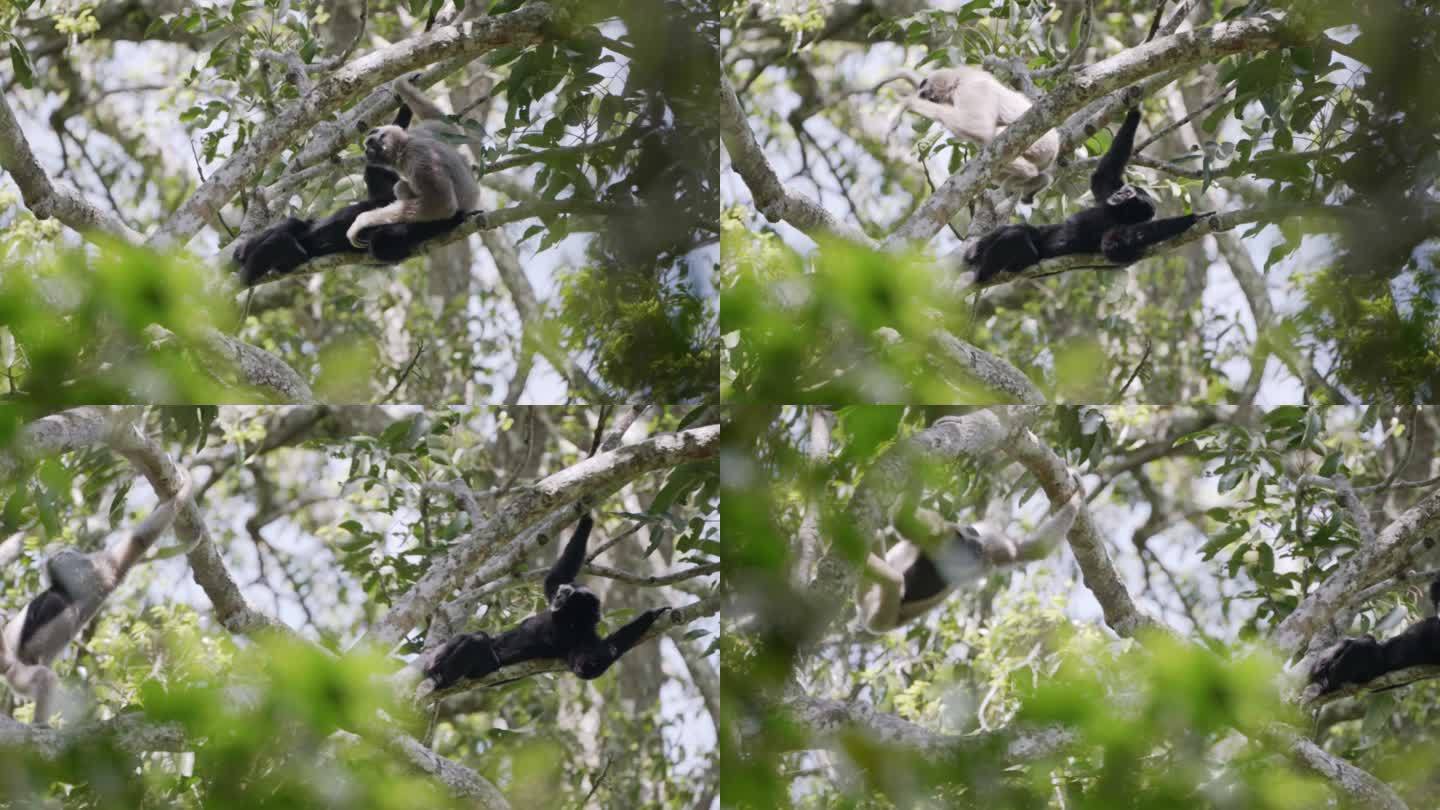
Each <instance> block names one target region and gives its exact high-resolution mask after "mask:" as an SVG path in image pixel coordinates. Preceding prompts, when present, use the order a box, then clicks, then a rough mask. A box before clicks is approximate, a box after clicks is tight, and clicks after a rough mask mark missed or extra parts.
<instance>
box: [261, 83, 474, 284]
mask: <svg viewBox="0 0 1440 810" xmlns="http://www.w3.org/2000/svg"><path fill="white" fill-rule="evenodd" d="M410 118H411V111H410V107H409V106H408V105H407V104H405V103H404V102H402V103H401V105H400V112H399V113H397V114H396V116H395V126H399V127H408V126H410ZM399 180H400V175H399V174H397V173H396V172H395V171H394V170H393V169H391V168H389V167H387V166H383V165H381V164H378V163H367V164H366V165H365V190H366V199H365V200H363V201H361V202H357V203H351V204H350V205H347V206H345V207H344V208H341V209H340V210H339V211H336V212H335V213H333V214H331V215H330V216H328V217H326V218H324V219H322V220H320V221H319V222H314V221H312V220H308V219H299V218H297V217H286V218H285V219H284V220H282V221H281V222H279V223H277V224H275V225H272V226H270V227H269V228H266V229H265V230H264V231H261V232H260V233H259V234H258V235H256V236H255V237H253V238H251V239H248V240H246V241H245V243H244V244H242V245H240V246H239V247H238V248H236V249H235V253H234V256H235V261H236V263H238V264H239V265H240V266H241V279H242V281H243V282H244V284H245V286H246V287H250V286H253V285H254V284H255V283H256V282H258V281H259V280H260V279H261V278H263V277H264V276H267V275H270V274H272V273H273V274H276V275H283V274H286V273H290V272H293V271H294V270H295V268H297V267H299V266H300V265H302V264H304V263H305V262H308V261H310V260H311V259H318V258H320V257H321V256H329V255H331V254H334V253H354V254H361V253H368V254H369V255H370V256H371V258H374V259H376V260H377V261H382V262H386V263H389V264H394V263H397V262H402V261H404V260H406V259H408V258H410V257H411V256H412V255H414V254H415V249H416V248H417V247H418V246H419V245H421V244H422V243H424V242H425V241H427V240H429V239H433V238H435V237H437V236H440V235H442V234H445V233H449V232H450V231H451V230H454V229H455V228H456V227H458V226H459V225H460V224H461V223H463V222H464V221H465V217H466V213H465V212H463V211H462V212H459V213H457V214H456V215H455V216H453V217H451V218H449V219H443V220H435V221H431V222H413V223H400V224H394V225H380V226H376V227H374V228H367V229H365V231H363V233H365V234H366V236H367V237H368V239H369V244H368V245H367V246H366V247H364V248H360V247H356V246H354V245H352V244H350V240H349V239H347V238H346V237H345V233H346V231H348V230H349V229H350V225H351V223H353V222H354V221H355V218H356V217H358V216H360V215H361V214H363V213H365V212H366V211H373V210H375V209H376V208H383V207H384V206H387V205H389V204H390V203H393V202H395V184H396V183H397V182H399Z"/></svg>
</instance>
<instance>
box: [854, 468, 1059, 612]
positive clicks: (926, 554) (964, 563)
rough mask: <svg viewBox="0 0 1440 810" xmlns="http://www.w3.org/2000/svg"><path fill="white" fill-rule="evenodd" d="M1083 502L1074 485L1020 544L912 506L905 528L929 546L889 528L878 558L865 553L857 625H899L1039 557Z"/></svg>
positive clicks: (1045, 551)
mask: <svg viewBox="0 0 1440 810" xmlns="http://www.w3.org/2000/svg"><path fill="white" fill-rule="evenodd" d="M1083 500H1084V496H1083V495H1082V494H1081V491H1080V490H1078V489H1077V490H1076V492H1075V494H1074V495H1071V496H1070V500H1068V501H1066V502H1065V504H1064V505H1063V506H1061V507H1060V509H1058V510H1056V511H1055V512H1054V513H1053V514H1051V515H1050V516H1049V517H1048V518H1046V520H1045V522H1044V523H1042V524H1040V526H1039V527H1038V528H1037V529H1036V530H1035V533H1034V535H1033V536H1032V537H1030V538H1029V539H1028V540H1027V541H1026V542H1025V543H1023V544H1017V543H1015V542H1014V541H1012V540H1010V539H1008V538H1006V537H1003V536H1001V535H1000V534H998V533H995V532H990V531H982V530H979V529H977V528H976V527H973V526H962V525H960V524H957V523H953V522H950V521H945V520H941V519H940V517H939V515H935V514H934V513H928V514H922V513H927V512H928V510H917V515H916V517H917V520H915V521H913V523H914V524H915V525H914V526H912V528H911V529H910V531H912V532H913V531H915V530H916V529H917V528H920V527H924V531H925V533H926V534H930V535H932V538H931V540H932V542H931V543H929V544H927V545H928V546H929V550H928V551H927V550H926V548H925V547H922V545H921V544H919V543H916V542H913V541H912V540H911V539H909V538H906V537H905V536H903V535H901V534H900V533H899V532H894V533H895V534H896V535H897V537H898V539H897V540H896V542H895V544H894V545H892V546H890V549H889V551H887V552H885V556H884V557H881V556H880V555H879V554H876V553H875V552H873V551H872V552H870V554H869V555H868V556H867V557H866V559H865V576H864V578H863V579H862V580H861V584H860V591H859V609H860V621H861V623H862V624H864V625H865V628H866V629H867V630H870V631H871V632H874V633H883V632H885V631H887V630H894V629H896V628H898V627H903V626H905V625H907V624H909V623H910V622H912V621H914V620H916V619H918V618H920V617H921V616H923V615H925V614H926V613H928V612H930V610H932V609H934V608H935V606H936V605H939V604H940V603H941V602H943V601H945V599H946V598H947V597H948V596H950V594H951V593H953V592H954V591H955V589H956V588H958V587H960V586H962V585H965V584H968V583H970V582H974V581H975V580H977V579H980V578H981V577H983V576H985V575H986V574H987V573H989V572H990V571H993V570H997V569H999V568H1002V567H1004V566H1008V565H1015V564H1018V563H1022V562H1029V561H1031V560H1037V559H1040V558H1041V557H1043V556H1045V555H1046V554H1048V553H1049V552H1050V549H1051V548H1053V547H1054V545H1055V543H1056V542H1058V541H1059V540H1060V538H1062V537H1064V536H1065V534H1066V533H1067V532H1069V531H1070V527H1071V526H1072V525H1074V523H1075V516H1076V515H1078V514H1080V504H1081V503H1082V502H1083ZM892 531H893V530H892Z"/></svg>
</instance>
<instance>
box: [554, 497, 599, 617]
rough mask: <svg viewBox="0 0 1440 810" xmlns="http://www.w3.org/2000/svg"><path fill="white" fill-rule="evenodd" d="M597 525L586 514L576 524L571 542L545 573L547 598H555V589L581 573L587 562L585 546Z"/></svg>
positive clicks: (570, 581)
mask: <svg viewBox="0 0 1440 810" xmlns="http://www.w3.org/2000/svg"><path fill="white" fill-rule="evenodd" d="M594 526H595V521H594V519H593V518H591V517H590V515H589V514H586V515H585V516H584V517H582V518H580V522H579V523H577V524H575V533H574V534H572V535H570V542H568V543H566V544H565V550H564V551H563V552H561V553H560V557H559V558H558V559H556V560H555V564H554V565H552V566H550V573H548V574H546V575H545V599H546V600H547V601H548V600H551V599H554V598H555V591H556V590H558V589H559V588H560V586H561V585H568V584H570V583H572V582H574V581H575V577H577V576H579V575H580V566H582V565H584V564H585V547H586V544H587V543H588V542H589V540H590V529H591V528H593V527H594Z"/></svg>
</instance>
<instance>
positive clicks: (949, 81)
mask: <svg viewBox="0 0 1440 810" xmlns="http://www.w3.org/2000/svg"><path fill="white" fill-rule="evenodd" d="M955 82H956V77H955V72H954V71H953V70H937V71H935V72H934V73H931V74H930V75H929V76H926V77H925V79H924V80H923V81H921V82H920V87H919V88H918V89H917V90H916V91H915V92H916V93H918V94H919V95H920V98H923V99H925V100H926V101H929V102H931V103H933V104H948V103H950V97H951V96H952V95H954V93H955Z"/></svg>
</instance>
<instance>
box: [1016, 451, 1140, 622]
mask: <svg viewBox="0 0 1440 810" xmlns="http://www.w3.org/2000/svg"><path fill="white" fill-rule="evenodd" d="M1005 449H1006V451H1007V452H1009V454H1010V455H1011V456H1013V457H1014V458H1015V460H1016V461H1019V462H1020V463H1021V465H1023V466H1024V467H1025V469H1027V470H1029V471H1030V474H1031V475H1033V476H1035V480H1036V481H1039V482H1040V486H1041V488H1043V489H1044V490H1045V496H1046V497H1047V498H1049V499H1050V501H1051V503H1064V502H1065V501H1067V500H1069V499H1070V497H1071V496H1072V495H1074V494H1075V493H1076V492H1078V491H1079V486H1078V484H1077V483H1076V481H1075V476H1074V475H1072V474H1071V473H1070V468H1069V466H1068V465H1066V463H1065V460H1064V459H1062V458H1060V457H1059V456H1058V455H1056V454H1055V451H1054V450H1051V449H1050V448H1049V447H1047V446H1045V444H1044V443H1042V442H1041V441H1040V439H1039V438H1038V437H1036V436H1035V434H1034V433H1032V432H1030V431H1029V430H1028V429H1026V430H1021V431H1018V432H1017V433H1016V434H1015V435H1014V436H1013V437H1012V438H1011V439H1010V441H1008V442H1006V444H1005ZM1068 537H1069V540H1070V550H1071V552H1072V553H1074V555H1075V561H1076V562H1077V563H1078V564H1079V565H1080V574H1081V576H1082V577H1084V580H1085V587H1087V588H1089V589H1090V592H1091V593H1092V594H1094V595H1095V601H1097V602H1099V603H1100V608H1101V610H1103V611H1104V613H1105V623H1106V624H1108V625H1110V628H1111V629H1112V630H1114V631H1115V632H1116V633H1118V634H1120V635H1121V636H1125V637H1127V638H1129V637H1131V636H1134V635H1135V634H1136V633H1137V632H1139V631H1140V630H1143V629H1146V628H1154V627H1158V626H1159V625H1158V623H1157V622H1156V621H1155V620H1154V619H1153V618H1151V617H1149V616H1147V615H1145V614H1144V613H1142V612H1141V611H1140V609H1139V608H1137V607H1136V606H1135V602H1134V600H1133V599H1131V598H1130V591H1129V590H1128V589H1127V588H1126V587H1125V582H1124V580H1122V579H1121V578H1120V572H1119V571H1117V570H1116V569H1115V562H1114V561H1113V560H1111V559H1110V552H1109V550H1108V549H1106V547H1105V538H1104V537H1103V536H1101V534H1100V528H1099V527H1098V526H1096V525H1095V517H1094V515H1092V514H1091V513H1090V509H1089V507H1085V508H1082V509H1081V510H1080V514H1079V515H1077V516H1076V518H1075V523H1074V525H1073V526H1071V527H1070V534H1069V536H1068Z"/></svg>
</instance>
